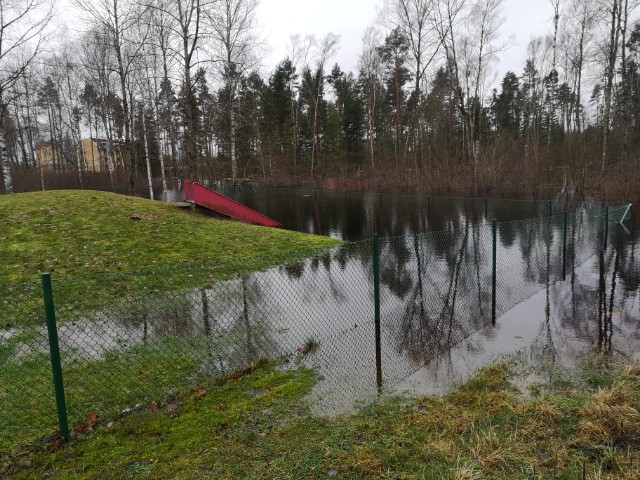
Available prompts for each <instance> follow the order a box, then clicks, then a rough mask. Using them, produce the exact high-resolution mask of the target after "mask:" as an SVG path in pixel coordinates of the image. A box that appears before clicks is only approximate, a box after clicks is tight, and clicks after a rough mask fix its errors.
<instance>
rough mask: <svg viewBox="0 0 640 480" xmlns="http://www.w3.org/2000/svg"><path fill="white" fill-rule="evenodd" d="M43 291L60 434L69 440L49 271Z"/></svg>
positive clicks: (43, 277)
mask: <svg viewBox="0 0 640 480" xmlns="http://www.w3.org/2000/svg"><path fill="white" fill-rule="evenodd" d="M42 292H43V296H44V311H45V316H46V318H47V331H48V333H49V351H50V353H51V369H52V372H53V386H54V389H55V392H56V405H57V408H58V423H59V425H60V435H61V436H62V438H64V439H65V440H69V421H68V419H67V404H66V402H65V399H64V383H63V381H62V363H61V361H60V346H59V344H58V328H57V326H56V310H55V305H54V303H53V288H52V286H51V274H49V273H43V274H42Z"/></svg>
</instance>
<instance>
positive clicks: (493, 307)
mask: <svg viewBox="0 0 640 480" xmlns="http://www.w3.org/2000/svg"><path fill="white" fill-rule="evenodd" d="M491 230H492V233H493V279H492V289H491V324H492V325H495V324H496V263H497V262H496V259H497V252H496V247H497V245H498V242H497V234H498V221H497V220H496V219H495V218H494V219H493V222H492V228H491Z"/></svg>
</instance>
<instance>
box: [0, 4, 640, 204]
mask: <svg viewBox="0 0 640 480" xmlns="http://www.w3.org/2000/svg"><path fill="white" fill-rule="evenodd" d="M549 3H550V5H551V7H552V9H550V11H552V20H553V21H552V28H551V31H550V32H543V35H541V36H540V37H537V38H533V39H532V40H531V42H530V44H529V48H528V55H527V58H526V60H525V62H524V64H523V66H522V70H521V71H520V72H507V73H506V74H505V75H504V77H503V78H502V80H501V81H499V82H496V78H495V71H496V70H495V69H496V66H497V58H498V55H499V54H501V53H503V52H506V51H507V50H508V48H509V40H504V38H505V36H504V34H505V33H506V32H504V30H507V28H505V27H504V22H505V19H504V18H503V16H502V4H503V0H386V1H385V2H384V6H383V10H382V12H381V15H380V20H379V21H377V22H376V24H375V25H374V26H372V27H371V28H369V29H368V30H367V32H366V34H365V35H364V37H363V44H362V49H361V54H360V58H359V62H358V70H357V71H356V72H345V71H343V70H342V69H341V67H340V66H339V65H337V64H335V65H333V66H331V65H332V62H331V58H332V56H333V55H334V54H335V52H336V50H337V49H338V48H339V38H338V37H337V36H336V35H334V34H327V35H326V36H325V37H323V38H321V39H316V38H315V37H313V36H305V37H302V36H300V35H294V36H292V37H291V43H290V45H289V53H288V55H287V57H286V58H284V59H282V61H281V62H280V63H279V64H278V65H277V66H276V67H275V69H274V70H273V71H271V72H269V73H268V75H267V76H263V75H261V74H260V73H259V67H260V60H261V58H262V57H263V56H264V52H265V47H266V45H265V44H264V42H262V40H261V39H260V38H259V28H258V19H257V18H256V11H257V10H256V9H257V7H258V0H145V1H143V0H96V1H93V2H83V1H80V0H77V1H76V2H75V5H76V8H77V11H78V12H79V13H80V16H81V18H82V19H83V22H84V24H85V25H84V26H85V33H83V34H82V36H81V37H80V38H77V39H71V38H67V37H68V35H64V34H63V35H60V34H57V32H53V31H52V26H53V21H54V20H55V19H56V12H55V11H54V10H53V8H52V4H51V3H50V1H49V0H31V1H30V2H25V3H24V4H22V3H21V2H15V3H11V2H9V3H5V2H2V3H1V4H0V10H2V12H0V13H2V16H1V17H0V18H1V19H2V20H1V23H2V25H0V29H1V30H0V34H2V35H3V38H4V39H6V40H3V42H2V43H1V44H0V66H1V68H0V100H1V107H2V108H1V109H0V113H1V115H0V119H1V122H2V124H1V127H2V128H1V131H2V133H3V136H2V139H1V140H2V142H1V145H0V147H2V148H1V154H2V170H3V180H4V190H5V191H7V192H11V191H13V181H12V178H13V177H14V176H15V174H16V172H22V173H24V172H26V171H33V172H34V175H36V174H39V175H41V176H42V173H43V172H42V171H43V168H42V165H40V163H41V159H42V156H43V154H42V153H38V152H39V150H41V151H46V149H47V148H48V149H49V151H50V152H51V157H52V163H53V165H52V166H53V167H54V170H56V171H62V172H75V173H76V174H77V175H78V179H79V182H80V184H81V185H82V182H83V178H84V177H86V175H87V174H88V173H90V172H89V169H88V162H87V158H85V156H86V154H85V153H84V152H83V150H82V149H81V148H79V144H80V140H81V139H82V138H84V137H92V138H97V139H101V141H104V143H105V144H106V145H107V149H108V150H110V151H112V152H117V155H113V154H107V156H106V160H105V165H104V170H105V171H106V172H108V174H109V176H110V181H111V182H112V184H113V183H114V182H126V184H127V187H128V188H129V189H130V190H135V189H136V188H138V190H141V187H139V186H136V185H135V182H137V181H138V179H140V178H143V177H145V176H148V180H149V188H152V187H151V185H152V179H154V178H155V179H159V178H161V179H162V181H163V185H166V179H167V178H169V177H177V178H191V179H199V178H231V179H233V180H237V179H239V178H246V177H256V176H261V177H273V176H283V175H307V176H318V175H322V176H331V175H341V174H344V173H347V172H359V173H362V174H377V175H379V176H380V175H383V176H389V177H391V176H393V175H396V176H398V177H400V178H403V177H406V178H407V181H409V180H411V181H413V182H416V181H418V182H420V181H422V182H432V183H433V182H439V183H440V184H442V185H447V186H450V185H455V184H456V182H458V184H459V185H462V186H465V187H467V188H475V189H478V188H481V189H485V190H486V189H487V188H489V187H490V186H495V185H497V184H504V183H505V182H511V186H512V187H514V188H517V187H518V185H521V184H523V183H528V184H532V183H533V184H536V185H540V184H542V183H544V182H548V181H549V179H551V178H553V179H554V181H555V183H556V184H558V182H561V183H562V184H563V186H564V187H570V188H574V189H578V190H580V189H582V190H584V189H585V188H586V186H587V184H589V182H591V181H592V180H593V178H594V177H600V176H601V174H605V175H606V174H609V173H610V172H613V171H616V172H618V171H621V170H622V169H630V170H628V171H634V172H636V173H637V171H638V158H639V156H640V155H639V153H640V23H638V22H637V21H635V22H634V18H635V17H634V16H633V12H634V8H635V6H636V2H635V1H634V0H549ZM507 20H508V19H507ZM501 29H502V30H503V31H501ZM24 32H26V34H25V33H24ZM54 33H56V36H55V42H58V43H59V44H60V45H61V48H59V49H57V53H51V52H50V51H49V50H47V49H45V48H44V47H45V46H46V45H47V43H48V42H52V41H54V40H53V38H54ZM498 83H499V87H497V88H491V85H493V84H498ZM147 174H148V175H147ZM145 188H146V186H145ZM164 188H166V186H165V187H164Z"/></svg>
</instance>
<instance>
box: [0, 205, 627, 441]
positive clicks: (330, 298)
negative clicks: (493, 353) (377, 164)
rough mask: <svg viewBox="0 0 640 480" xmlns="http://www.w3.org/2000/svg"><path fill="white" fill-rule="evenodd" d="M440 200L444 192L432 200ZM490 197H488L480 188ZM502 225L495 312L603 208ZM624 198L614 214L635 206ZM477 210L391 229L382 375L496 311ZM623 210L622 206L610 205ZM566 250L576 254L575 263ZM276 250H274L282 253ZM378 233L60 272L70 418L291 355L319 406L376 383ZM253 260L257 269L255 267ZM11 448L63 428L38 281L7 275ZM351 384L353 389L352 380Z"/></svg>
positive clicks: (410, 369)
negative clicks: (297, 251) (138, 266)
mask: <svg viewBox="0 0 640 480" xmlns="http://www.w3.org/2000/svg"><path fill="white" fill-rule="evenodd" d="M426 201H429V202H431V201H432V200H426ZM470 201H472V202H474V205H476V204H477V206H478V208H480V209H484V210H486V209H487V208H488V206H487V204H486V202H485V200H484V199H472V200H470ZM544 208H545V207H544V206H543V207H540V206H539V205H536V206H535V207H534V208H533V211H534V212H535V216H536V218H534V219H530V220H517V221H511V222H500V223H498V224H497V239H496V240H497V241H496V245H497V249H496V258H497V263H496V270H495V275H496V277H495V278H496V305H495V308H496V315H497V316H500V315H501V314H503V313H505V312H506V311H508V310H509V309H510V308H512V307H513V306H515V305H517V304H518V303H520V302H522V301H523V300H526V299H527V298H529V297H531V296H532V295H534V294H535V293H536V292H538V291H540V290H541V289H543V288H545V286H546V285H548V284H549V283H553V282H556V281H558V280H560V279H561V278H562V276H563V270H564V272H565V274H566V273H567V272H572V271H574V270H575V268H576V267H578V266H579V265H581V264H582V263H584V262H586V261H587V260H589V259H590V258H592V257H593V256H594V255H596V254H597V252H598V251H599V249H600V247H601V245H602V242H603V240H604V232H605V230H606V229H605V228H604V222H605V220H604V216H603V211H602V209H600V208H595V209H594V210H577V211H575V212H573V213H571V214H569V215H567V217H566V235H565V233H564V232H565V216H564V215H553V216H544ZM625 208H626V207H620V208H619V209H612V211H610V217H609V220H610V221H612V220H613V219H615V215H618V216H620V218H622V215H624V213H623V211H624V210H625ZM484 213H485V215H483V214H482V212H480V214H479V215H477V216H475V217H473V216H467V217H464V216H462V215H461V216H460V220H459V221H458V222H454V224H452V225H451V228H450V229H449V230H446V231H438V232H431V233H421V234H417V235H411V236H407V235H403V236H397V237H387V238H383V239H381V242H380V291H381V304H380V310H381V330H382V340H381V347H382V376H383V384H384V385H385V386H389V385H393V384H394V383H395V382H398V381H399V380H402V379H405V378H407V377H408V376H409V375H411V374H412V373H414V372H416V371H417V370H418V369H420V368H421V367H422V366H424V365H425V364H427V363H428V362H430V361H432V360H433V359H436V358H438V356H440V355H443V354H444V353H445V352H446V351H447V349H449V348H451V346H453V345H456V344H457V343H459V342H460V341H462V340H463V339H465V338H467V337H468V336H469V335H471V334H473V333H474V332H476V331H478V330H480V329H482V328H484V327H485V326H487V325H490V324H491V322H492V320H493V316H492V280H493V265H492V256H493V230H492V224H491V222H489V221H488V220H487V219H486V211H485V212H484ZM612 213H613V215H611V214H612ZM563 251H564V252H566V255H565V257H564V258H565V264H564V268H563V261H562V258H563ZM271 261H273V259H272V260H271ZM373 262H374V255H373V242H372V241H371V240H367V241H361V242H355V243H345V244H343V245H341V246H339V247H337V248H335V249H333V250H331V251H328V252H325V253H323V254H321V255H319V256H317V257H314V258H310V259H306V260H302V261H299V262H293V263H283V264H281V265H278V266H275V267H270V268H266V267H265V265H266V262H265V261H264V260H256V259H249V260H244V261H237V262H229V263H226V264H224V265H215V266H208V265H201V266H181V267H176V268H171V269H154V270H148V271H144V272H136V273H130V274H120V275H110V276H101V277H86V278H72V279H67V278H57V277H55V276H54V280H53V290H54V299H55V311H56V316H57V329H58V337H59V344H60V351H61V361H62V370H63V375H64V387H65V391H66V399H67V408H68V413H69V423H70V425H71V427H72V428H78V427H79V426H81V425H82V424H83V423H84V422H85V419H86V417H87V415H88V414H94V413H95V414H96V415H99V416H100V417H101V418H103V419H113V418H116V417H117V416H118V415H120V414H122V413H123V412H127V411H129V410H131V409H135V408H139V407H141V406H146V405H149V404H150V403H151V402H154V401H155V402H171V401H173V399H174V398H175V397H176V396H177V395H179V393H180V392H182V391H184V390H185V389H188V388H191V387H196V386H197V385H199V384H201V383H202V382H203V381H206V380H207V379H211V378H220V377H224V376H226V375H229V374H231V373H233V372H235V371H238V370H241V369H243V368H246V367H248V366H250V365H252V364H253V363H255V362H256V361H257V360H259V359H263V358H280V359H285V360H287V361H289V362H294V363H295V364H299V363H303V364H305V365H308V366H309V367H312V368H315V369H316V370H317V371H318V373H319V375H320V377H321V378H324V381H322V382H320V384H319V385H318V386H317V388H316V389H315V390H314V391H313V392H312V398H313V400H314V401H316V402H317V403H318V404H322V405H323V408H321V409H320V410H323V409H324V410H331V405H332V404H334V403H340V402H342V401H344V397H345V396H350V397H351V398H358V399H362V400H365V401H366V399H367V398H369V397H374V396H375V394H376V385H375V379H376V353H375V350H376V349H375V340H374V339H375V333H374V332H375V324H374V300H373V299H374V276H373ZM250 270H254V271H250ZM0 305H2V312H1V313H0V425H1V426H2V428H1V429H0V451H6V450H8V449H9V448H10V447H11V446H13V445H16V444H21V443H25V442H29V441H32V440H34V439H36V438H37V437H39V436H41V435H43V434H47V433H51V432H53V431H54V430H55V429H56V425H57V418H56V404H55V396H54V394H53V386H52V380H51V363H50V355H49V345H48V336H47V329H46V322H45V314H44V308H43V301H42V287H41V285H40V283H39V282H34V283H31V284H25V285H19V286H14V287H6V288H0ZM345 389H347V390H349V391H348V392H345Z"/></svg>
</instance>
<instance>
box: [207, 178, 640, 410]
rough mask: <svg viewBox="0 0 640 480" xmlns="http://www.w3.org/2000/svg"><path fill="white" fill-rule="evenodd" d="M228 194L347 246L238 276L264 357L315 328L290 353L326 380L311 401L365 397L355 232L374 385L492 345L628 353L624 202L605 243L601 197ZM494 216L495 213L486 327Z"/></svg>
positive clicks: (428, 376)
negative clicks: (378, 328) (376, 280)
mask: <svg viewBox="0 0 640 480" xmlns="http://www.w3.org/2000/svg"><path fill="white" fill-rule="evenodd" d="M226 194H227V195H229V196H231V197H232V198H234V199H235V200H237V201H239V202H241V203H243V204H245V205H247V206H249V207H251V208H253V209H255V210H257V211H259V212H261V213H263V214H265V215H267V216H269V217H271V218H274V219H276V220H278V221H280V222H281V223H282V224H283V227H284V228H286V229H291V230H296V231H301V232H307V233H313V234H318V235H328V236H331V237H333V238H337V239H342V240H348V241H350V242H354V243H350V244H347V245H346V246H344V247H341V248H338V249H336V250H334V251H333V252H331V253H330V254H327V255H324V256H322V257H320V258H316V259H309V260H307V261H303V262H300V263H298V264H295V265H289V266H287V267H286V268H276V269H272V270H269V271H267V272H260V273H256V274H254V275H251V276H249V277H248V278H247V279H245V283H244V287H243V288H244V290H243V291H244V294H245V297H246V296H247V295H248V296H249V297H250V298H249V301H248V302H247V301H245V302H243V305H245V306H246V305H249V308H248V309H245V313H246V312H249V315H251V311H252V310H253V311H254V312H258V313H259V315H258V314H256V317H257V316H259V317H260V322H261V330H260V331H261V332H262V334H263V335H267V333H265V332H269V333H268V337H269V338H268V341H267V342H265V345H266V347H265V349H264V351H263V352H262V353H263V354H268V353H269V351H273V349H274V348H275V349H276V350H277V351H300V350H301V348H302V347H303V345H304V344H305V341H307V340H308V339H313V341H314V348H313V349H312V350H311V351H310V352H309V353H307V354H306V355H304V357H303V360H302V361H304V362H305V363H306V364H308V365H310V366H313V367H315V368H316V369H317V370H318V372H319V373H320V375H321V376H322V377H323V378H324V379H325V381H324V382H321V383H320V384H319V385H318V387H317V388H316V389H315V390H314V392H313V394H312V397H315V400H317V401H316V402H314V405H316V407H317V410H318V411H320V412H329V411H349V410H351V409H353V408H355V407H357V405H359V404H360V403H361V402H364V403H366V402H368V401H369V400H371V399H373V398H375V397H376V395H377V392H378V390H377V388H376V367H375V364H376V362H375V343H374V338H375V334H374V324H373V318H374V305H373V273H372V271H373V264H372V253H371V252H372V243H371V242H370V241H369V239H370V238H371V237H372V235H373V234H376V233H377V234H379V235H380V236H381V237H382V240H381V247H380V266H381V325H382V332H381V333H382V338H381V351H382V372H381V373H382V378H383V390H384V391H387V392H392V393H404V394H415V395H423V394H442V393H445V392H447V391H449V390H450V389H452V388H454V387H455V385H456V384H458V383H460V382H463V381H465V380H466V379H467V378H468V377H469V376H470V375H471V374H472V373H473V372H475V371H477V370H478V369H480V368H482V367H483V366H485V365H487V364H488V363H490V362H492V361H494V360H495V359H497V358H502V357H503V356H505V355H513V354H518V355H526V356H527V357H528V358H529V359H532V360H534V361H535V362H551V363H553V364H556V365H564V366H572V365H574V364H576V363H577V362H578V361H579V360H580V359H583V358H585V354H587V353H590V352H593V351H601V352H610V353H615V354H619V355H623V356H626V357H628V358H637V357H638V355H639V354H638V353H637V352H638V351H640V349H639V348H638V347H639V346H640V337H639V332H638V325H639V323H638V322H639V321H640V292H639V288H638V286H639V284H640V255H639V253H638V251H639V250H640V248H639V247H640V235H639V234H638V230H637V229H636V228H634V225H636V224H638V222H639V221H640V218H638V209H636V211H635V212H634V213H635V215H636V216H635V218H634V219H633V221H628V220H625V221H624V222H623V223H619V222H618V220H619V218H617V217H616V214H617V215H618V216H620V215H619V213H620V210H613V209H612V212H614V211H615V212H616V213H612V214H611V218H610V222H609V227H608V232H607V249H606V250H605V249H603V248H602V247H603V245H604V237H605V227H604V225H605V223H606V222H605V218H604V208H603V207H601V206H600V205H598V204H596V203H594V202H588V201H587V202H582V203H580V204H576V203H572V202H562V201H560V200H558V199H556V200H554V201H553V202H551V204H550V203H549V202H548V201H538V202H532V201H500V200H495V199H491V200H485V199H482V198H481V199H475V200H471V199H445V198H442V197H429V196H404V195H393V194H383V195H381V194H378V193H352V192H348V193H344V192H322V191H315V190H293V189H292V190H288V189H284V188H269V189H263V190H259V191H254V190H253V189H250V188H246V187H245V188H244V190H243V191H240V192H226ZM565 210H568V211H571V212H578V213H575V214H572V215H571V216H570V217H569V221H568V227H567V240H566V245H567V246H566V250H565V252H566V256H565V261H564V276H563V255H562V252H563V247H562V245H563V229H564V226H563V218H562V215H561V213H562V212H563V211H565ZM550 213H552V214H553V215H554V216H552V217H551V218H549V214H550ZM492 219H497V220H498V222H500V223H499V224H498V231H497V245H496V252H497V280H496V284H497V285H496V290H497V291H496V297H497V298H496V320H495V325H493V324H492V323H493V322H492V319H493V316H492V290H491V283H492V269H491V254H492V232H491V220H492ZM563 277H564V280H563ZM238 285H239V283H238ZM238 285H237V286H236V287H235V288H236V290H237V289H239V288H240V287H239V286H238ZM247 285H248V286H249V287H247ZM247 292H249V293H248V294H247ZM212 295H214V296H215V295H216V294H215V293H212ZM214 303H215V301H214ZM218 303H219V302H218ZM266 305H268V308H267V307H265V306H266ZM233 308H236V309H238V308H240V307H239V306H236V307H233ZM265 309H266V310H268V314H265V313H264V312H265ZM238 317H242V315H241V314H240V313H239V311H238V312H236V314H230V315H229V318H238ZM254 349H255V347H254ZM347 392H348V394H346V393H347Z"/></svg>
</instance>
